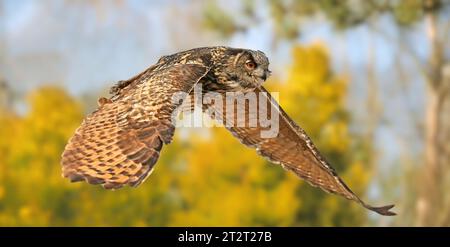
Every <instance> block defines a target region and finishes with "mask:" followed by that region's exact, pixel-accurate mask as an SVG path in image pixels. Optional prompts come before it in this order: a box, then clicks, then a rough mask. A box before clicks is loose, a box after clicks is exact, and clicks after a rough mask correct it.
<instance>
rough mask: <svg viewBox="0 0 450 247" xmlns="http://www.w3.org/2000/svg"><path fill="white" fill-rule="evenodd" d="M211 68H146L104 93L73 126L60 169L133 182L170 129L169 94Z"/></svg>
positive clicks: (106, 181)
mask: <svg viewBox="0 0 450 247" xmlns="http://www.w3.org/2000/svg"><path fill="white" fill-rule="evenodd" d="M208 71H209V69H208V68H207V67H205V66H202V65H196V64H179V65H173V66H171V67H168V68H164V69H160V70H153V69H152V70H148V72H147V73H146V74H145V73H144V74H141V75H140V76H139V77H137V78H138V79H136V80H135V81H132V82H129V83H128V84H127V85H126V86H124V87H123V88H121V89H120V91H117V92H116V93H117V94H116V95H115V96H113V98H111V99H108V100H106V99H102V100H101V101H99V102H102V103H101V105H100V106H99V108H98V109H97V110H96V111H94V112H93V113H92V114H90V115H88V116H87V117H86V118H85V119H84V121H83V123H82V124H81V126H80V127H79V128H78V129H77V130H76V131H75V134H74V136H73V137H72V138H71V139H70V140H69V142H68V144H67V146H66V147H65V150H64V152H63V154H62V160H61V163H62V173H63V176H64V177H67V178H69V179H70V180H71V181H73V182H76V181H83V180H84V181H87V182H88V183H90V184H102V185H103V187H105V188H107V189H117V188H120V187H122V186H123V185H126V184H128V185H130V186H137V185H139V184H140V183H142V182H143V181H144V180H145V178H147V177H148V175H149V174H150V173H151V171H152V169H153V166H154V165H155V163H156V161H157V160H158V158H159V154H160V151H161V149H162V146H163V144H168V143H170V142H171V140H172V136H173V134H174V129H175V127H174V123H172V122H171V121H172V118H171V117H172V116H171V114H172V112H173V111H174V110H175V109H176V107H178V105H174V104H173V103H172V95H173V94H174V93H177V92H180V91H181V92H186V93H189V91H190V90H191V89H192V87H193V86H194V85H195V84H196V83H197V82H198V81H199V80H200V79H201V78H202V77H203V76H204V75H205V74H206V73H207V72H208Z"/></svg>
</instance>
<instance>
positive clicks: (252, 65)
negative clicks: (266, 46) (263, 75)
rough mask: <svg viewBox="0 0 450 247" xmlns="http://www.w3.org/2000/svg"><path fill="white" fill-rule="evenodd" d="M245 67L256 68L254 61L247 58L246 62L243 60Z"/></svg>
mask: <svg viewBox="0 0 450 247" xmlns="http://www.w3.org/2000/svg"><path fill="white" fill-rule="evenodd" d="M245 67H246V68H247V69H249V70H254V69H255V68H256V63H255V62H253V61H251V60H248V61H247V62H245Z"/></svg>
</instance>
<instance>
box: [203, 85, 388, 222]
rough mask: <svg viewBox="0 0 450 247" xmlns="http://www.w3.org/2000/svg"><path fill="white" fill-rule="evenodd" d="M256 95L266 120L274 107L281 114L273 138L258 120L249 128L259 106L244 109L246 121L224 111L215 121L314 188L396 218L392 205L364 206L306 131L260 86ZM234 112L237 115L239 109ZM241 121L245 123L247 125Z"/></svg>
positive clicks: (256, 116)
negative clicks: (263, 132) (264, 134)
mask: <svg viewBox="0 0 450 247" xmlns="http://www.w3.org/2000/svg"><path fill="white" fill-rule="evenodd" d="M254 92H255V93H256V97H257V99H258V101H259V104H261V103H262V102H264V104H267V105H266V106H267V107H266V109H267V116H263V117H265V118H267V117H268V118H267V119H270V118H272V116H271V108H272V107H273V110H274V111H275V112H276V114H277V115H278V116H277V117H278V120H279V121H278V124H279V128H278V133H277V134H276V135H274V136H273V137H271V138H263V137H262V135H261V132H262V131H266V132H267V131H269V127H268V126H264V127H262V126H261V125H260V121H259V119H258V121H253V122H254V123H255V122H256V123H258V124H257V126H250V123H251V121H252V119H255V118H258V112H259V108H260V107H261V105H259V104H258V108H257V109H249V106H248V104H247V105H246V106H245V114H246V116H245V119H244V120H239V119H238V114H233V116H234V120H232V119H230V115H228V118H227V116H226V114H225V111H223V112H219V111H216V112H215V113H214V114H215V115H214V116H213V118H216V119H217V118H218V117H219V118H220V116H222V117H221V118H220V119H219V120H220V121H224V123H225V125H226V128H227V129H228V130H229V131H230V132H231V133H232V134H233V135H234V136H235V137H237V138H238V139H239V140H240V141H241V142H242V143H243V144H245V145H247V146H250V147H253V148H255V149H256V151H257V152H258V154H259V155H261V156H263V157H265V158H267V159H268V160H269V161H271V162H273V163H276V164H280V165H281V166H282V167H283V168H285V169H287V170H290V171H292V172H294V173H295V174H296V175H297V176H299V177H300V178H302V179H304V180H306V181H307V182H308V183H309V184H311V185H312V186H315V187H319V188H321V189H323V190H324V191H326V192H329V193H334V194H338V195H341V196H343V197H345V198H347V199H349V200H353V201H356V202H358V203H360V204H361V205H362V206H364V207H365V208H367V209H370V210H372V211H375V212H377V213H379V214H381V215H395V213H393V212H391V211H389V209H391V208H392V207H393V205H388V206H384V207H372V206H370V205H368V204H366V203H364V202H363V201H362V200H361V199H360V198H359V197H358V196H357V195H355V193H353V192H352V191H351V190H350V188H349V187H348V186H347V185H346V184H345V183H344V181H342V179H341V178H340V177H339V176H338V175H337V173H336V171H335V170H334V169H333V167H331V165H330V164H329V163H328V162H327V161H326V160H325V159H324V158H323V157H322V155H321V154H320V153H319V151H318V150H317V148H316V147H315V146H314V144H313V142H312V141H311V139H310V138H309V137H308V136H307V135H306V133H305V131H304V130H303V129H302V128H300V127H299V126H298V125H297V124H296V123H295V122H294V121H293V120H292V119H291V118H290V117H289V116H288V115H287V114H286V113H285V112H284V111H283V109H282V108H281V107H280V106H279V105H278V103H277V102H276V101H275V100H274V99H273V98H272V96H271V95H270V94H269V93H268V92H267V90H266V89H265V88H263V87H262V86H261V87H259V88H256V89H255V91H254ZM261 97H263V98H261ZM234 106H235V107H236V106H237V102H235V105H234ZM223 107H224V110H226V109H225V108H226V105H225V104H223ZM255 110H256V111H255ZM234 111H235V113H237V111H236V109H234ZM210 113H211V112H210ZM230 121H233V122H232V123H233V124H230ZM242 121H245V124H244V123H242ZM238 124H239V125H238ZM227 125H228V126H227Z"/></svg>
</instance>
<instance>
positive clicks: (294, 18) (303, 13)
mask: <svg viewBox="0 0 450 247" xmlns="http://www.w3.org/2000/svg"><path fill="white" fill-rule="evenodd" d="M266 3H267V4H268V6H269V8H270V12H271V18H272V20H273V23H274V31H275V38H277V39H288V40H293V39H296V38H297V37H298V35H299V33H300V29H301V24H302V20H304V18H305V17H311V16H315V15H317V14H321V15H323V16H325V17H326V18H327V19H328V20H329V21H330V22H331V23H332V24H333V25H334V26H335V27H336V29H337V30H342V29H346V28H351V27H354V26H356V25H359V24H363V23H366V22H368V21H369V20H370V19H371V18H377V17H379V16H381V15H383V14H388V15H391V16H392V17H393V19H394V20H395V22H396V23H397V24H399V25H400V26H406V27H407V26H411V25H413V24H415V23H417V22H418V21H420V20H421V19H422V18H423V17H424V15H425V13H426V12H427V11H430V12H439V11H441V10H443V9H445V7H448V6H449V5H450V2H448V1H440V0H430V1H423V0H400V1H380V0H365V1H354V0H340V1H336V0H316V1H310V0H296V1H290V0H266ZM251 8H257V6H256V5H255V4H253V5H248V4H246V5H245V6H244V10H245V11H244V15H248V13H256V11H255V10H254V9H253V10H251ZM204 13H205V18H206V19H207V18H208V17H209V16H210V15H214V14H215V13H220V15H226V16H234V18H231V19H230V20H229V21H230V22H229V23H234V22H235V21H236V19H238V18H237V17H236V16H238V15H236V13H233V14H229V13H228V12H226V11H225V10H223V9H220V8H215V9H205V11H204ZM227 20H228V19H227ZM218 24H220V25H224V24H223V23H222V22H220V21H219V22H217V23H213V22H211V25H210V26H209V28H210V29H211V30H213V31H216V32H219V33H220V32H222V29H221V28H220V26H219V25H218ZM228 31H231V29H228ZM234 31H239V30H238V29H234ZM226 34H227V36H230V33H229V32H227V33H226Z"/></svg>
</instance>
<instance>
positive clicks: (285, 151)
mask: <svg viewBox="0 0 450 247" xmlns="http://www.w3.org/2000/svg"><path fill="white" fill-rule="evenodd" d="M269 75H270V71H269V60H268V58H267V57H266V55H265V54H264V53H263V52H261V51H254V50H247V49H239V48H230V47H223V46H219V47H202V48H196V49H191V50H188V51H183V52H179V53H176V54H173V55H168V56H163V57H161V58H160V59H159V60H158V62H157V63H156V64H154V65H153V66H151V67H149V68H148V69H146V70H145V71H143V72H142V73H140V74H138V75H136V76H134V77H133V78H131V79H129V80H126V81H119V82H118V83H117V84H116V85H115V86H113V87H112V88H111V95H112V96H111V97H109V98H100V99H99V100H98V103H99V106H98V109H96V110H95V111H94V112H93V113H91V114H90V115H88V116H87V117H86V118H85V119H84V120H83V122H82V124H81V126H80V127H79V128H78V129H77V130H76V131H75V134H74V135H73V137H72V138H71V139H70V140H69V142H68V144H67V145H66V147H65V150H64V152H63V154H62V159H61V164H62V174H63V177H66V178H68V179H70V181H72V182H77V181H86V182H88V183H90V184H100V185H102V186H103V187H104V188H106V189H118V188H121V187H123V186H124V185H129V186H133V187H136V186H138V185H139V184H141V183H142V182H143V181H144V180H145V179H146V178H147V177H148V176H149V175H150V174H151V172H152V171H153V169H154V166H155V164H156V162H157V160H158V158H159V155H160V152H161V150H162V148H163V146H164V145H168V144H169V143H171V141H172V137H173V135H174V131H175V122H174V121H175V120H174V118H173V115H174V113H176V112H177V110H179V109H180V108H181V105H182V103H183V100H187V99H189V98H191V97H193V94H192V91H193V88H194V87H195V86H196V85H201V93H202V94H207V93H212V92H214V93H215V94H218V95H223V96H226V95H227V94H228V93H230V92H253V93H255V95H257V97H258V102H260V103H261V102H262V105H260V106H259V108H261V106H264V105H266V104H267V105H269V106H272V109H273V106H276V108H275V109H276V111H275V112H273V111H271V112H269V113H268V114H269V115H270V117H272V118H273V117H276V119H278V132H277V133H276V134H275V135H273V136H271V137H263V135H261V132H262V131H264V130H265V128H264V127H263V126H261V125H260V124H257V125H256V126H254V125H253V126H249V125H248V126H247V125H246V124H245V123H244V124H242V123H241V124H236V123H234V124H229V122H232V121H231V120H233V119H230V118H229V117H228V115H226V114H225V112H226V109H225V106H226V105H227V104H221V105H222V106H221V107H217V106H215V107H216V108H217V109H215V110H214V108H213V111H211V110H210V108H209V110H208V111H205V112H208V114H213V115H214V118H215V119H220V120H222V121H224V122H226V123H227V124H225V125H224V126H225V128H227V129H228V130H229V131H230V132H231V134H232V135H233V136H235V137H236V138H237V139H239V140H240V142H241V143H242V144H244V145H246V146H248V147H250V148H253V149H255V150H256V151H257V153H258V154H259V155H261V156H262V157H264V158H266V159H268V160H269V161H270V162H272V163H274V164H279V165H281V166H282V167H283V168H284V169H286V170H288V171H291V172H293V173H295V174H296V175H297V176H298V177H300V178H301V179H304V180H305V181H307V182H308V183H309V184H311V185H312V186H315V187H319V188H321V189H322V190H324V191H326V192H329V193H333V194H337V195H339V196H342V197H344V198H346V199H349V200H353V201H355V202H357V203H359V204H360V205H362V206H363V207H365V208H367V209H369V210H372V211H374V212H377V213H379V214H381V215H395V213H394V212H392V211H390V209H391V208H392V207H393V206H394V205H388V206H383V207H373V206H370V205H368V204H366V203H365V202H364V201H362V200H361V199H360V198H359V197H358V196H357V195H356V194H355V193H353V192H352V190H351V189H350V188H349V187H348V186H347V185H346V184H345V183H344V181H343V180H342V179H341V178H340V177H339V176H338V174H337V173H336V171H335V169H333V167H332V166H331V165H330V164H329V163H328V162H327V160H326V159H325V158H324V157H323V156H322V155H321V154H320V152H319V151H318V150H317V148H316V147H315V145H314V144H313V142H312V141H311V139H310V138H309V137H308V135H307V134H306V133H305V131H304V130H303V129H302V128H301V127H299V126H298V125H297V124H296V123H295V122H294V121H293V120H292V119H291V118H290V117H289V116H288V115H287V114H286V112H284V111H283V109H282V108H281V107H280V106H279V105H278V103H277V102H276V100H274V99H273V98H272V96H271V95H270V93H269V92H267V90H266V89H265V88H264V87H263V86H262V84H263V82H264V81H265V80H266V79H267V77H268V76H269ZM180 93H184V94H181V95H185V96H184V99H182V100H181V101H178V102H177V101H174V100H173V96H174V95H175V94H180ZM224 98H226V97H224ZM234 104H238V103H234ZM191 106H192V105H191ZM210 106H211V105H210ZM219 108H220V109H219ZM243 109H244V114H246V115H247V116H246V118H245V121H244V122H249V121H250V120H252V118H255V117H257V116H256V115H257V114H254V113H255V111H254V110H253V111H252V110H251V109H250V106H246V107H243ZM237 122H239V121H237ZM241 122H242V121H241Z"/></svg>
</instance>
